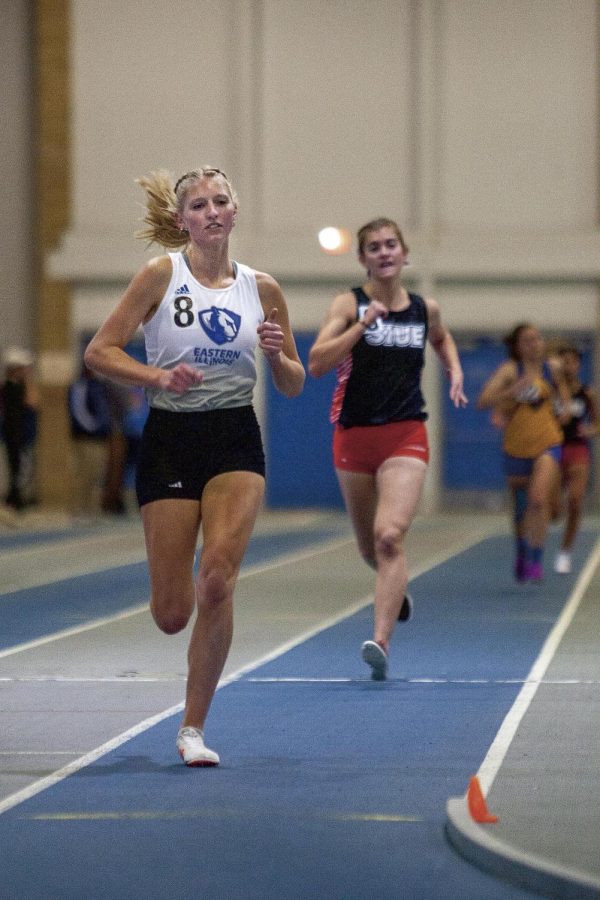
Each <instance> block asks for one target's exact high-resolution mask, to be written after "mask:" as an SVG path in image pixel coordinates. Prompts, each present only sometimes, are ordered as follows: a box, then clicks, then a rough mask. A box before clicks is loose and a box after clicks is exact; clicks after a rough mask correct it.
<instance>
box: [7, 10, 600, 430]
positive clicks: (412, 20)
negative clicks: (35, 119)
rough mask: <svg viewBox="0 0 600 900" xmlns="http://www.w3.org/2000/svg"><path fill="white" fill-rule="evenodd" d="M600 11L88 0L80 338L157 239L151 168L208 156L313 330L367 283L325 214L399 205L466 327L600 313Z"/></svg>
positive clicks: (80, 94) (257, 255) (80, 127)
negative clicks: (333, 237) (146, 231)
mask: <svg viewBox="0 0 600 900" xmlns="http://www.w3.org/2000/svg"><path fill="white" fill-rule="evenodd" d="M12 6H15V8H17V7H21V9H23V10H24V9H25V8H26V4H25V3H24V2H23V3H18V2H17V0H15V2H14V3H13V4H11V7H12ZM599 17H600V13H599V7H598V4H597V3H596V0H577V2H576V3H573V2H572V0H526V2H524V0H369V2H368V3H365V2H364V0H303V2H302V3H299V2H297V0H172V2H171V0H169V2H167V0H127V2H125V3H124V2H123V0H103V3H102V4H98V3H97V2H96V0H72V17H71V19H72V21H71V29H72V53H71V78H72V87H71V91H72V136H71V137H72V140H71V156H72V218H71V221H72V228H71V229H70V230H69V231H68V233H66V234H65V235H64V240H63V241H62V244H61V247H60V249H59V250H58V251H57V252H55V253H54V254H52V255H51V256H50V258H49V259H48V268H47V272H48V274H50V275H51V276H53V277H58V278H65V279H68V280H69V281H71V282H72V283H73V286H74V291H73V334H74V339H75V336H76V333H77V332H78V331H79V329H80V327H83V326H85V327H87V328H93V327H95V325H97V324H98V323H99V322H100V321H101V320H102V318H103V317H104V316H105V314H106V312H107V311H108V309H109V308H110V306H111V305H112V304H113V303H114V302H115V301H116V299H117V298H118V296H119V292H120V290H121V289H122V287H123V285H124V284H125V283H126V281H127V280H128V278H129V277H130V276H131V274H132V272H133V271H134V270H135V268H136V267H137V266H138V265H139V264H140V263H141V262H142V261H143V259H144V258H146V256H147V255H148V252H147V251H146V250H145V249H144V247H143V246H141V245H140V244H139V243H136V242H135V241H134V240H133V238H132V233H133V231H134V229H135V228H136V227H137V225H138V223H139V219H140V216H141V213H142V210H141V207H140V202H141V200H142V193H141V191H140V190H139V188H137V187H136V186H135V184H134V179H135V178H136V177H137V176H138V175H140V174H142V173H143V172H145V171H147V170H149V169H151V168H155V167H166V168H169V169H171V170H173V171H174V172H176V173H181V172H182V171H184V170H186V169H187V168H189V167H191V166H194V165H196V164H198V163H203V162H211V163H213V164H216V165H219V166H220V167H222V168H224V169H225V171H227V172H228V174H229V175H230V176H231V178H232V180H233V181H234V183H235V184H236V186H237V189H238V192H239V195H240V201H241V210H240V216H239V224H238V228H237V230H236V234H235V241H234V248H233V249H234V253H235V254H236V255H237V256H238V257H239V258H240V259H242V260H244V261H246V262H248V263H250V264H251V265H254V266H256V267H257V268H263V269H266V270H267V271H270V272H272V273H273V274H274V275H276V276H277V277H279V278H280V280H281V281H282V283H283V284H284V287H285V288H286V291H287V295H288V298H289V302H290V308H291V314H292V319H293V322H294V324H295V325H296V327H302V328H304V329H311V328H316V327H317V326H318V324H319V322H320V321H321V318H322V315H323V312H324V310H325V307H326V304H327V303H328V302H329V299H330V298H331V296H332V294H333V293H334V292H335V291H336V290H337V289H338V288H339V287H342V286H344V285H346V284H348V283H349V282H355V281H356V280H357V279H358V278H359V277H360V270H359V268H358V266H357V264H356V262H355V260H354V257H353V254H350V255H348V256H341V257H328V256H325V255H324V254H322V253H321V251H320V250H319V248H318V245H317V242H316V231H317V229H318V228H320V227H322V226H324V225H328V224H336V225H342V226H345V227H348V228H350V229H351V230H352V231H353V232H354V231H355V230H356V228H357V227H358V226H359V225H360V224H362V222H364V221H365V220H366V219H368V218H371V217H372V216H374V215H380V214H388V215H391V216H394V217H396V218H398V219H399V220H400V221H401V222H402V224H403V225H404V227H405V229H406V232H407V237H408V239H409V243H410V244H411V247H412V262H413V268H412V270H410V273H411V277H412V279H413V282H414V283H415V284H416V285H417V286H418V287H420V288H421V289H422V290H424V291H425V292H426V293H429V294H433V295H434V296H436V297H437V298H438V299H439V300H440V302H441V303H442V308H443V311H444V313H445V317H446V319H447V321H448V322H449V324H450V325H451V326H452V327H453V328H456V329H460V330H465V329H466V330H469V329H471V330H472V329H474V330H481V331H485V330H499V329H502V328H505V327H506V326H507V325H509V324H511V323H512V322H514V320H515V319H516V318H521V317H522V315H523V313H524V312H526V313H527V316H528V317H531V318H534V319H535V320H536V321H537V322H539V324H540V325H541V326H542V327H544V328H548V329H552V330H555V329H557V328H562V327H563V326H564V327H566V326H568V327H569V328H570V329H586V330H587V329H595V328H596V327H597V323H598V284H599V281H600V230H599V227H598V225H599V222H598V210H599V186H598V178H599V161H600V160H599V155H600V139H599V135H598V109H599V102H598V84H599V71H598V68H599V62H598V60H599V59H600V53H599V50H600V46H599V43H600V42H599V30H600V29H599ZM17 26H18V28H17V30H18V34H19V37H18V39H17V42H16V44H15V43H14V41H12V39H11V40H10V41H9V38H8V37H7V32H6V30H3V32H2V39H1V40H2V46H3V47H4V44H8V43H10V46H11V47H13V50H12V66H13V70H14V69H15V67H18V65H19V62H18V60H17V59H16V56H15V53H14V47H15V46H18V41H19V39H20V40H21V41H22V40H23V34H24V31H23V29H24V27H25V24H24V22H23V21H21V22H20V24H19V22H18V21H17V19H15V27H17ZM4 56H5V55H4ZM6 83H7V82H6V79H4V84H6ZM14 109H15V116H16V118H15V123H16V124H15V128H16V129H17V130H18V129H19V128H22V119H21V118H20V115H19V104H18V103H15V106H14ZM2 140H6V138H5V137H4V138H2ZM21 144H23V141H22V140H21ZM21 171H22V170H21ZM17 177H18V176H17ZM9 181H10V179H9ZM5 203H6V201H2V204H3V208H2V215H3V216H4V219H5V221H7V219H9V216H10V212H9V211H7V210H8V208H7V207H5V206H4V204H5ZM12 205H14V204H12ZM17 206H18V204H17ZM19 222H20V225H19V227H21V228H23V223H24V218H23V214H22V215H21V216H20V219H19ZM5 233H6V230H5ZM13 234H14V229H13V231H12V232H11V239H12V235H13ZM153 252H157V251H153ZM7 258H10V251H9V253H8V254H7V252H6V250H3V251H1V253H0V263H1V264H2V265H4V269H3V271H4V270H5V268H6V260H7ZM12 278H13V283H14V280H15V279H14V276H12ZM9 283H11V282H10V276H9ZM6 284H7V280H6V279H5V281H4V286H6ZM19 291H20V294H21V296H23V295H24V291H23V289H22V287H21V285H20V284H19V285H18V287H17V293H18V292H19ZM0 303H2V306H3V309H4V308H7V309H8V305H9V304H10V301H7V299H6V297H3V298H1V299H0ZM10 313H11V315H13V316H14V309H11V310H10ZM15 321H18V322H21V320H20V319H18V318H17V319H15ZM19 327H21V326H20V325H19ZM431 392H432V394H433V395H434V394H435V384H434V383H433V378H432V386H431ZM430 406H433V410H432V411H433V416H432V421H434V420H435V418H436V417H435V396H431V395H430Z"/></svg>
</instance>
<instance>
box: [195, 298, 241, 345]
mask: <svg viewBox="0 0 600 900" xmlns="http://www.w3.org/2000/svg"><path fill="white" fill-rule="evenodd" d="M198 318H199V319H200V324H201V325H202V328H203V329H204V332H205V333H206V334H207V335H208V337H209V338H210V339H211V341H213V342H214V343H215V344H219V346H220V345H221V344H228V343H230V342H231V341H234V340H235V339H236V337H237V336H238V333H239V330H240V325H241V322H242V317H241V316H239V315H238V314H237V313H234V312H232V311H231V310H230V309H223V307H219V306H211V307H210V309H203V310H201V311H200V312H199V313H198Z"/></svg>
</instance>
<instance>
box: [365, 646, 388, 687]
mask: <svg viewBox="0 0 600 900" xmlns="http://www.w3.org/2000/svg"><path fill="white" fill-rule="evenodd" d="M362 658H363V659H364V661H365V662H366V663H367V665H368V666H371V678H372V679H373V681H385V679H386V678H387V668H388V658H387V653H386V652H385V650H384V649H383V647H380V646H379V644H378V643H377V641H365V642H364V644H363V645H362Z"/></svg>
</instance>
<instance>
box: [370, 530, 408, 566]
mask: <svg viewBox="0 0 600 900" xmlns="http://www.w3.org/2000/svg"><path fill="white" fill-rule="evenodd" d="M405 534H406V528H405V527H404V526H402V525H387V526H385V527H384V528H381V529H378V530H376V532H375V549H376V552H377V556H378V557H381V558H382V559H393V558H394V557H396V556H398V554H399V553H400V549H401V547H402V541H403V540H404V535H405Z"/></svg>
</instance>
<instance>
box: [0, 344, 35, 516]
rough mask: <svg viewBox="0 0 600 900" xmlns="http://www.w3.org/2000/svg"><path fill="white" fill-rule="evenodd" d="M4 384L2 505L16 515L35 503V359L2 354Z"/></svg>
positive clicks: (0, 402) (11, 351) (0, 395)
mask: <svg viewBox="0 0 600 900" xmlns="http://www.w3.org/2000/svg"><path fill="white" fill-rule="evenodd" d="M2 361H3V363H4V369H5V375H4V382H3V384H2V386H1V387H0V414H1V418H2V438H3V441H4V447H5V451H6V460H7V464H8V492H7V494H6V497H5V502H6V504H7V505H8V506H11V507H12V508H13V509H15V510H17V511H21V510H22V509H23V508H24V507H25V506H27V505H29V504H31V503H34V502H35V499H34V493H33V483H34V447H35V440H36V436H37V417H38V408H39V393H38V388H37V384H36V381H35V374H34V358H33V354H32V353H31V352H30V351H29V350H25V349H22V348H20V347H9V348H8V349H7V350H5V352H4V354H3V360H2Z"/></svg>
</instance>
